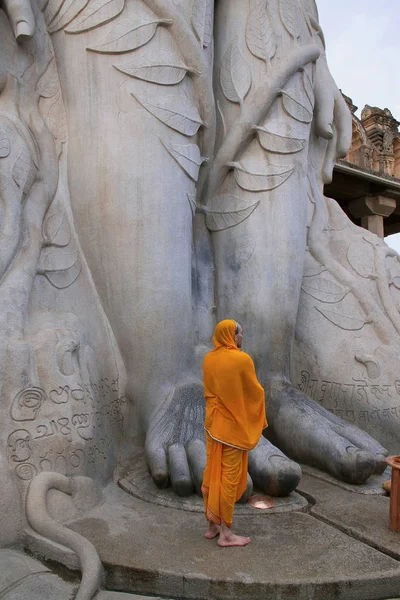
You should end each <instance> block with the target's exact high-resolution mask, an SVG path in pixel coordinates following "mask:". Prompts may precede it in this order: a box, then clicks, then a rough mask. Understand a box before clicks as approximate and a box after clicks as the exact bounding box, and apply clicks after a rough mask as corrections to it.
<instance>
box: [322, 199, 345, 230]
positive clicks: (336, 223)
mask: <svg viewBox="0 0 400 600" xmlns="http://www.w3.org/2000/svg"><path fill="white" fill-rule="evenodd" d="M335 204H336V203H335ZM349 223H350V220H349V218H348V216H347V215H346V214H345V213H344V212H343V210H342V209H341V208H340V207H339V205H338V204H337V205H336V206H335V208H334V210H331V211H330V213H329V220H328V223H327V226H326V229H327V230H328V231H343V230H344V229H346V227H348V225H349Z"/></svg>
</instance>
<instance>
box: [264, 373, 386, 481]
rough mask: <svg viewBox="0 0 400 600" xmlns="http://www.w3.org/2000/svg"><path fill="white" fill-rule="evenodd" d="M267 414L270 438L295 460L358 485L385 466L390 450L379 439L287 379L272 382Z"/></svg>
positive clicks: (269, 390) (268, 395) (382, 469)
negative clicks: (330, 409)
mask: <svg viewBox="0 0 400 600" xmlns="http://www.w3.org/2000/svg"><path fill="white" fill-rule="evenodd" d="M267 415H268V421H269V427H268V429H267V435H268V438H269V439H270V440H271V442H272V443H274V444H277V445H278V446H279V447H280V448H281V449H282V450H283V451H284V452H285V453H286V454H287V455H288V456H290V457H291V458H293V459H294V460H297V461H299V462H302V463H305V464H308V465H312V466H315V467H318V468H319V469H322V470H323V471H327V472H328V473H330V474H331V475H333V476H334V477H335V478H337V479H340V480H343V481H346V482H348V483H354V484H360V483H363V482H364V481H366V480H367V479H368V477H369V476H370V475H372V474H373V473H381V472H383V471H384V469H385V466H386V464H385V457H386V456H387V455H388V452H387V450H386V449H385V448H383V447H382V446H381V445H380V444H379V442H377V441H376V440H374V439H373V438H372V437H371V436H370V435H368V434H367V433H365V432H364V431H361V430H360V429H358V428H357V427H354V426H353V425H350V424H349V423H346V422H345V421H342V419H340V418H338V417H336V416H334V415H333V414H331V413H330V412H329V411H327V410H326V409H324V408H322V407H321V406H320V405H319V404H317V403H316V402H314V401H313V400H311V399H310V398H308V396H306V395H305V394H303V393H302V392H301V391H300V390H298V389H296V388H294V387H293V386H292V385H291V384H290V383H288V382H286V381H277V380H275V381H273V382H272V383H271V384H270V385H269V389H268V393H267Z"/></svg>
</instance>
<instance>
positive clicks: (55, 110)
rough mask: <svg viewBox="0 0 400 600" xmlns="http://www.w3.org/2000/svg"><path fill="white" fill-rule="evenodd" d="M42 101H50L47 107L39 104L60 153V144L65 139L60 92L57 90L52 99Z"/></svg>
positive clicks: (63, 110)
mask: <svg viewBox="0 0 400 600" xmlns="http://www.w3.org/2000/svg"><path fill="white" fill-rule="evenodd" d="M44 102H46V103H48V102H51V105H50V106H49V107H48V106H44V105H42V104H41V105H40V108H41V112H42V114H43V119H44V121H45V123H46V125H47V127H48V128H49V129H50V131H51V133H52V134H53V136H54V139H55V140H56V142H57V146H58V150H59V154H60V153H61V147H62V144H63V143H64V142H65V141H66V139H67V117H66V114H65V108H64V103H63V101H62V97H61V92H60V91H59V92H58V93H57V95H56V96H55V97H54V98H53V99H52V100H50V101H44ZM42 109H43V110H42Z"/></svg>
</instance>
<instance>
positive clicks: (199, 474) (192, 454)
mask: <svg viewBox="0 0 400 600" xmlns="http://www.w3.org/2000/svg"><path fill="white" fill-rule="evenodd" d="M186 454H187V457H188V462H189V466H190V471H191V473H192V478H193V483H194V487H195V489H196V494H198V495H199V496H201V495H202V493H201V484H202V483H203V473H204V469H205V468H206V445H205V443H204V442H203V441H202V440H199V439H194V440H192V441H191V442H189V443H188V444H187V445H186Z"/></svg>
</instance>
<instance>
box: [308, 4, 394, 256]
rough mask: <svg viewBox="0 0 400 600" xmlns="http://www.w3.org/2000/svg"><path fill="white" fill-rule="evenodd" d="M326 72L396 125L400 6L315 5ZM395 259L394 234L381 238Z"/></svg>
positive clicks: (356, 101) (356, 99) (359, 101)
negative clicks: (385, 110)
mask: <svg viewBox="0 0 400 600" xmlns="http://www.w3.org/2000/svg"><path fill="white" fill-rule="evenodd" d="M317 4H318V9H319V18H320V23H321V25H322V28H323V30H324V33H325V38H326V45H327V56H328V62H329V66H330V69H331V72H332V74H333V76H334V78H335V80H336V83H337V84H338V86H339V88H341V90H342V91H343V93H344V94H346V95H347V96H350V98H352V100H353V102H354V104H355V105H356V106H358V108H359V110H358V111H357V113H356V114H357V115H358V116H360V113H361V110H362V108H363V107H364V106H365V105H366V104H369V105H371V106H378V107H379V108H388V109H389V110H390V111H391V112H392V114H393V116H394V117H395V119H397V120H398V121H400V0H317ZM386 242H387V243H388V244H389V245H390V246H392V247H393V248H395V250H397V252H399V253H400V234H396V235H393V236H390V237H389V238H386Z"/></svg>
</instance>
